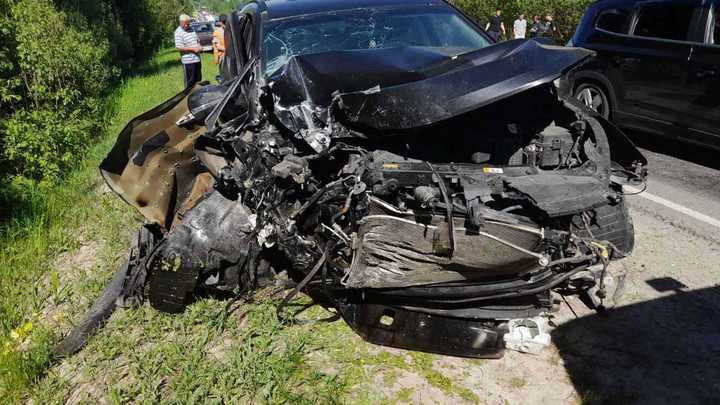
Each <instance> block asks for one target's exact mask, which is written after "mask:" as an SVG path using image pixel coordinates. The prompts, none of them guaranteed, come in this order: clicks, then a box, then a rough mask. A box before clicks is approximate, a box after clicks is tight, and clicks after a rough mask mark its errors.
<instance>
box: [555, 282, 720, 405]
mask: <svg viewBox="0 0 720 405" xmlns="http://www.w3.org/2000/svg"><path fill="white" fill-rule="evenodd" d="M648 284H649V285H650V286H651V287H653V288H654V289H656V290H658V291H659V292H660V293H662V294H663V295H664V296H663V297H662V298H658V299H654V300H651V301H646V302H641V303H637V304H632V305H628V306H624V307H620V308H617V309H615V310H612V311H609V312H608V314H606V315H591V316H587V317H583V318H579V319H576V320H572V321H569V322H567V323H565V324H563V325H562V326H560V327H558V328H557V329H555V331H554V332H553V341H554V342H555V344H556V345H557V348H558V350H559V352H560V355H561V356H562V358H563V360H564V362H565V367H566V368H567V371H568V374H569V376H570V378H571V380H572V382H573V384H574V385H575V387H576V389H577V391H578V393H579V394H580V395H581V397H582V398H583V402H584V403H592V404H624V403H648V404H659V403H681V404H692V403H717V402H716V401H717V400H718V398H720V322H718V318H717V314H718V313H719V312H718V311H720V287H712V288H705V289H699V290H694V291H686V290H685V289H684V286H683V285H682V284H681V283H679V282H677V281H675V280H673V279H667V278H663V279H656V280H649V281H648Z"/></svg>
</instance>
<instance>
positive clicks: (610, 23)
mask: <svg viewBox="0 0 720 405" xmlns="http://www.w3.org/2000/svg"><path fill="white" fill-rule="evenodd" d="M628 17H629V14H628V12H627V11H625V10H620V9H612V10H605V11H603V12H602V13H601V14H600V15H599V16H598V19H597V23H596V24H595V26H596V27H597V28H599V29H602V30H605V31H610V32H616V33H618V34H626V33H627V30H628V29H627V25H628V24H627V23H628Z"/></svg>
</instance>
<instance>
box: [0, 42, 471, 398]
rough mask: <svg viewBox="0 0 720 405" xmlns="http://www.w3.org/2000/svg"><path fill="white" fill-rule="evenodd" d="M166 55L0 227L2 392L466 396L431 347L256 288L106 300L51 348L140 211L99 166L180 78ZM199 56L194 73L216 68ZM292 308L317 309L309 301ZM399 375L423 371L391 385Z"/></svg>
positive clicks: (104, 273)
mask: <svg viewBox="0 0 720 405" xmlns="http://www.w3.org/2000/svg"><path fill="white" fill-rule="evenodd" d="M176 60H177V56H176V54H175V53H174V52H167V51H166V52H161V53H160V54H159V55H158V57H157V58H156V59H155V60H154V61H153V63H152V64H151V65H150V66H148V67H146V68H143V69H141V70H140V72H139V73H138V75H137V76H135V77H132V78H129V79H127V80H126V82H125V83H123V84H122V85H121V86H120V87H119V88H118V89H117V90H116V92H115V93H114V97H113V98H112V100H111V101H112V104H111V107H112V108H110V109H109V111H110V112H111V113H110V116H109V117H108V119H107V122H108V124H107V129H106V131H105V133H103V134H102V135H101V136H100V137H99V140H98V143H97V144H96V145H93V146H91V147H90V148H89V150H88V153H87V155H86V156H85V157H84V160H83V162H82V164H81V165H79V167H78V169H77V170H76V171H75V172H73V173H71V174H70V175H69V176H68V179H67V180H66V181H65V182H64V183H63V184H62V185H59V186H56V187H51V188H48V189H44V190H41V191H40V192H38V198H37V199H35V200H34V201H35V203H34V205H32V207H31V210H30V215H27V216H24V217H23V218H22V219H21V220H17V221H15V222H14V223H11V224H10V225H9V226H8V227H6V228H5V229H6V232H4V233H3V235H2V236H0V238H1V239H0V245H1V247H0V398H2V400H0V402H10V403H16V402H23V401H26V400H32V401H33V402H34V403H43V404H45V403H65V402H73V403H77V402H84V403H97V402H100V401H104V402H109V403H126V402H142V403H159V402H163V403H192V402H203V403H205V402H208V403H248V402H250V403H293V404H294V403H337V402H341V403H344V402H349V403H360V404H363V403H366V404H374V403H398V402H401V403H407V402H411V401H412V398H413V393H414V391H415V390H416V389H421V387H422V386H423V385H428V386H432V387H434V388H436V389H438V390H440V391H442V392H443V393H444V394H445V395H446V396H447V398H448V402H454V403H457V402H458V401H460V400H464V401H467V402H476V401H477V400H478V397H477V396H476V394H475V393H473V391H471V390H470V389H469V388H467V387H466V386H464V385H463V384H461V383H458V382H457V381H454V380H453V377H452V372H451V371H448V372H447V373H446V372H445V370H443V369H442V367H439V366H438V365H437V364H438V363H437V359H438V358H439V357H438V356H434V355H429V354H423V353H413V352H406V351H400V350H388V349H384V348H380V347H378V346H374V345H371V344H368V343H366V342H364V341H363V340H362V339H361V338H360V337H359V336H358V335H356V334H355V333H354V332H353V331H352V330H350V328H349V327H348V326H347V325H346V324H345V323H344V322H342V321H337V322H331V323H310V324H298V325H293V326H284V325H281V324H280V323H279V322H278V320H277V319H276V317H275V305H276V304H277V302H278V301H279V297H280V295H279V293H277V292H272V291H267V290H265V291H260V292H258V293H257V294H256V296H254V297H251V302H245V303H243V304H242V305H238V309H237V310H236V311H234V312H232V313H231V314H229V315H228V314H226V313H225V312H224V308H225V305H226V304H225V303H224V302H219V301H217V300H214V299H210V298H208V299H202V300H199V301H198V302H196V303H194V304H193V305H191V306H189V307H188V309H187V310H186V311H185V312H184V313H183V314H180V315H167V314H163V313H160V312H158V311H155V310H154V309H152V308H151V307H150V306H149V305H148V304H144V305H142V306H140V307H137V308H132V309H128V310H118V311H116V313H115V314H114V315H113V317H112V318H111V320H110V321H109V322H108V324H107V325H106V327H105V328H104V329H103V330H101V331H100V332H99V333H98V334H97V335H96V336H95V337H93V338H91V339H90V340H89V342H88V345H87V347H86V348H85V349H84V350H82V351H81V352H80V353H78V354H77V355H75V356H73V357H71V358H68V359H54V358H52V355H51V348H52V347H53V345H54V344H55V342H56V341H57V339H58V338H59V337H60V336H62V335H63V334H65V333H67V332H68V331H69V330H70V329H71V328H72V325H73V322H77V321H78V320H79V319H80V317H81V316H82V314H83V312H84V311H85V310H87V308H88V307H89V305H90V304H91V302H92V301H93V300H94V299H95V298H96V297H97V296H98V295H99V294H100V292H101V290H102V289H103V287H104V286H105V283H106V282H107V281H108V279H109V277H110V276H111V275H112V273H114V271H115V270H116V268H117V266H118V265H119V264H120V262H121V261H122V260H123V259H124V258H125V255H126V252H127V247H128V245H129V241H130V238H131V235H132V233H133V232H134V231H135V230H136V229H137V228H138V226H139V224H140V223H141V221H142V218H141V217H140V216H139V215H138V214H136V213H135V212H134V210H132V209H131V208H130V207H128V206H127V205H126V204H125V203H123V202H122V201H121V200H120V199H119V198H118V197H117V196H115V195H114V194H113V193H110V192H108V190H107V188H106V187H105V186H104V184H103V182H102V180H101V178H100V176H99V173H98V170H97V166H98V164H99V163H100V161H101V160H102V158H103V157H104V156H105V154H106V153H107V151H108V150H109V149H110V147H111V146H112V144H113V143H114V141H115V137H116V135H117V133H118V132H119V131H120V130H121V129H122V127H123V126H124V125H125V124H126V123H127V122H128V121H130V120H131V119H132V118H133V117H135V116H137V115H139V114H141V113H143V112H144V111H147V110H148V109H150V108H152V107H154V106H155V105H157V104H159V103H160V102H162V101H164V100H166V99H168V98H169V97H171V96H172V95H174V94H176V93H177V92H178V91H179V90H180V89H181V87H182V84H181V82H182V71H181V68H180V66H179V65H177V63H175V61H176ZM205 62H206V63H205V64H204V67H205V69H204V76H205V77H206V78H208V77H210V78H212V77H214V71H215V66H214V65H212V64H211V63H208V62H209V60H208V59H206V60H205ZM304 299H305V300H306V302H307V300H308V299H307V298H304ZM302 316H304V317H308V318H312V319H321V318H326V317H327V316H328V313H327V311H325V310H324V309H322V308H319V307H312V308H310V309H309V310H307V311H306V312H305V313H304V314H303V315H302ZM448 373H449V374H448ZM407 376H412V377H413V378H414V379H415V380H417V379H420V381H422V382H421V383H420V385H418V384H417V383H413V384H414V385H413V384H411V385H410V386H407V383H405V385H403V382H402V381H404V380H403V378H405V377H407ZM415 380H413V381H415Z"/></svg>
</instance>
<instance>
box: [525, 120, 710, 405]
mask: <svg viewBox="0 0 720 405" xmlns="http://www.w3.org/2000/svg"><path fill="white" fill-rule="evenodd" d="M630 136H631V138H633V140H634V141H636V143H637V144H638V145H639V146H640V147H641V149H642V152H643V153H644V154H645V156H646V157H647V159H648V169H649V172H650V175H649V177H648V183H647V189H646V191H645V192H644V193H642V194H639V195H636V196H630V197H628V200H629V205H630V212H631V215H632V216H633V220H634V223H635V232H636V239H635V251H634V252H633V254H632V256H630V257H629V258H626V259H623V260H621V261H619V262H616V263H613V264H612V265H611V270H612V271H613V272H615V273H616V274H622V273H624V274H625V275H626V277H627V280H628V282H627V289H626V292H625V294H624V295H623V297H622V298H621V299H620V300H619V302H618V305H617V306H616V307H615V308H614V309H612V310H610V311H608V313H607V314H606V315H601V314H595V313H593V312H592V311H590V310H588V309H586V308H584V307H583V306H582V304H581V303H580V302H579V301H578V300H571V301H570V305H571V306H572V307H573V309H575V310H576V312H577V316H576V315H575V314H574V313H572V311H570V310H569V307H567V306H566V307H564V308H562V309H561V311H560V313H559V314H558V317H557V324H558V325H559V326H558V327H557V328H556V329H555V330H553V332H552V337H553V344H554V350H557V353H558V354H559V355H560V357H561V358H562V365H563V368H564V369H565V372H566V373H567V374H566V375H567V377H569V379H570V381H571V383H572V385H573V387H572V389H573V390H574V391H575V392H574V394H575V395H576V397H575V398H576V399H577V400H579V401H578V402H589V403H648V404H658V403H683V404H688V403H698V404H701V403H711V402H716V401H717V398H719V397H720V322H718V314H720V159H718V155H719V154H720V153H719V152H713V151H709V150H703V149H701V148H699V147H696V146H691V145H685V144H681V143H677V142H674V141H666V140H660V139H652V138H649V137H648V136H644V135H641V134H630ZM540 398H543V396H542V394H541V396H540ZM543 399H544V398H543ZM531 402H534V401H531Z"/></svg>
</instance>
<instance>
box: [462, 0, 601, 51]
mask: <svg viewBox="0 0 720 405" xmlns="http://www.w3.org/2000/svg"><path fill="white" fill-rule="evenodd" d="M592 2H593V0H455V1H454V4H455V5H456V6H458V7H459V8H461V9H462V10H463V11H465V12H466V13H467V14H468V15H470V16H471V17H473V18H474V19H475V20H476V21H478V22H479V23H480V25H482V26H483V28H485V24H487V22H488V21H489V20H490V16H492V15H493V14H495V10H498V9H500V10H502V11H503V20H504V21H503V22H504V23H505V29H506V30H507V32H508V36H511V35H512V24H513V22H514V21H515V19H516V18H517V16H518V15H520V13H523V14H525V18H526V19H527V20H528V23H529V22H530V21H532V17H533V16H534V15H538V16H541V17H542V16H545V15H546V14H550V15H552V16H553V21H554V22H555V26H556V28H557V30H558V32H557V36H556V38H555V40H556V41H558V42H559V43H561V44H565V43H566V42H567V41H568V40H569V39H570V37H572V35H573V33H575V28H576V27H577V24H578V23H579V22H580V18H582V16H583V14H584V13H585V9H586V8H587V6H588V5H589V4H590V3H592Z"/></svg>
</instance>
